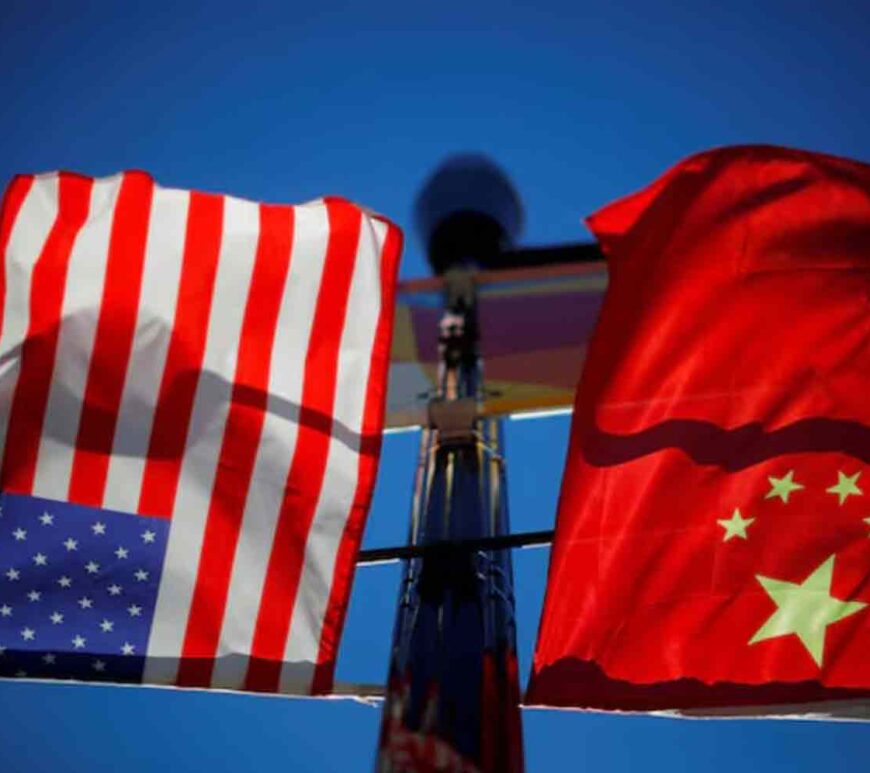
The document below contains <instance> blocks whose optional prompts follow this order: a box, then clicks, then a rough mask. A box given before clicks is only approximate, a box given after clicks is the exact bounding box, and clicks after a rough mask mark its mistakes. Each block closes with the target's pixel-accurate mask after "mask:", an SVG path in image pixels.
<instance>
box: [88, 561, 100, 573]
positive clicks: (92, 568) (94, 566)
mask: <svg viewBox="0 0 870 773" xmlns="http://www.w3.org/2000/svg"><path fill="white" fill-rule="evenodd" d="M85 571H86V572H87V573H88V574H96V573H97V572H99V571H100V565H99V564H98V563H97V562H96V561H88V563H86V564H85Z"/></svg>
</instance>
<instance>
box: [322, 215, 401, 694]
mask: <svg viewBox="0 0 870 773" xmlns="http://www.w3.org/2000/svg"><path fill="white" fill-rule="evenodd" d="M401 252H402V233H401V231H399V229H398V228H396V227H395V226H393V225H392V224H388V230H387V236H386V239H385V240H384V245H383V248H382V250H381V310H380V315H379V317H378V326H377V329H376V332H375V340H374V346H373V348H372V363H371V369H370V370H369V378H368V385H367V386H366V401H365V410H364V411H363V422H362V441H361V445H360V457H359V472H358V475H357V483H356V493H355V494H354V498H353V505H352V506H351V511H350V514H349V515H348V519H347V522H346V523H345V526H344V533H343V534H342V535H341V543H340V544H339V547H338V554H337V555H336V559H335V569H334V571H333V576H332V585H331V586H330V592H329V601H328V602H327V605H326V613H325V614H324V617H323V628H322V629H321V633H320V650H319V652H318V655H317V665H316V667H315V669H314V678H313V679H312V682H311V692H312V694H314V695H325V694H328V693H330V692H332V683H333V676H334V674H335V656H336V650H337V649H338V642H339V641H340V639H341V631H342V629H343V628H344V617H345V614H346V612H347V602H348V598H349V596H350V589H351V585H352V584H353V575H354V571H355V569H356V555H357V552H358V551H359V545H360V541H361V540H362V533H363V528H364V526H365V521H366V515H367V514H368V511H369V505H370V504H371V499H372V493H373V492H374V487H375V475H376V474H377V470H378V460H379V459H380V453H381V438H382V429H383V425H384V410H385V406H386V398H387V368H388V366H389V362H390V345H391V343H392V339H393V318H394V316H395V315H394V311H395V303H394V298H395V292H396V275H397V273H398V268H399V256H400V255H401Z"/></svg>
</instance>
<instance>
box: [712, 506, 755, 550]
mask: <svg viewBox="0 0 870 773" xmlns="http://www.w3.org/2000/svg"><path fill="white" fill-rule="evenodd" d="M754 520H755V519H754V518H744V517H743V516H742V515H740V510H739V508H738V509H735V510H734V513H733V514H732V515H731V517H730V518H723V519H721V520H718V521H716V523H718V524H719V525H720V526H721V527H722V528H723V529H725V536H724V537H722V542H728V540H730V539H731V538H732V537H740V539H749V537H747V536H746V530H747V529H748V528H749V525H750V524H751V523H752V522H753V521H754Z"/></svg>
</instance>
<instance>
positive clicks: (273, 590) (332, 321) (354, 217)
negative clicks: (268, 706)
mask: <svg viewBox="0 0 870 773" xmlns="http://www.w3.org/2000/svg"><path fill="white" fill-rule="evenodd" d="M326 208H327V215H328V218H329V243H328V245H327V249H326V259H325V264H324V268H323V278H322V280H321V285H320V292H319V294H318V298H317V306H316V309H315V312H314V321H313V325H312V331H311V339H310V340H309V342H308V351H307V353H306V357H305V373H304V382H303V387H302V406H301V409H300V412H299V413H300V415H299V434H298V436H297V440H296V451H295V452H294V455H293V461H292V463H291V465H290V471H289V473H288V475H287V482H286V484H285V486H284V492H285V493H284V499H283V501H282V503H281V510H280V513H279V516H278V524H277V527H276V530H275V539H274V542H273V543H272V551H271V554H270V556H269V564H268V567H267V569H266V580H265V583H264V585H263V595H262V598H261V599H260V609H259V611H258V614H257V623H256V626H255V629H254V641H253V645H252V648H251V659H250V662H249V664H248V673H247V676H246V679H245V688H246V689H248V690H260V691H266V692H274V691H276V690H277V689H278V684H279V679H280V674H281V662H282V660H283V656H284V645H285V642H286V641H287V633H288V631H289V630H290V618H291V615H292V614H293V603H294V600H295V599H296V592H297V589H298V586H299V578H300V576H301V574H302V562H303V560H304V557H305V544H306V542H307V540H308V532H309V530H310V528H311V522H312V520H313V518H314V511H315V508H316V506H317V500H318V498H319V495H320V489H321V486H322V485H323V476H324V473H325V471H326V459H327V454H328V452H329V441H330V433H329V432H328V431H326V430H324V429H323V428H322V418H321V417H323V416H332V412H333V405H334V402H335V385H336V375H337V371H338V353H339V346H340V343H341V335H342V331H343V330H344V323H345V316H346V314H347V299H348V296H349V294H350V285H351V280H352V278H353V269H354V262H355V258H356V250H357V244H358V242H359V234H360V226H361V222H362V215H361V212H360V211H359V210H358V209H357V208H356V207H354V206H353V205H351V204H350V203H348V202H345V201H343V200H341V199H330V200H327V202H326Z"/></svg>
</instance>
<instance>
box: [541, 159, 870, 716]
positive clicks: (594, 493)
mask: <svg viewBox="0 0 870 773" xmlns="http://www.w3.org/2000/svg"><path fill="white" fill-rule="evenodd" d="M589 224H590V227H591V228H592V230H593V231H594V233H595V234H596V236H597V237H598V239H599V241H600V243H601V245H602V247H603V249H604V251H605V253H606V255H607V258H608V264H609V272H610V285H609V289H608V291H607V296H606V299H605V302H604V306H603V309H602V314H601V318H600V320H599V324H598V328H597V329H596V332H595V333H594V336H593V340H592V342H591V345H590V350H589V353H588V355H587V362H586V366H585V371H584V373H583V376H582V379H581V384H580V388H579V390H578V394H577V398H576V404H575V413H574V420H573V427H572V433H571V442H570V448H569V452H568V459H567V464H566V469H565V477H564V481H563V488H562V493H561V499H560V504H559V513H558V519H557V525H556V537H555V542H554V546H553V555H552V559H551V565H550V572H549V579H548V588H547V595H546V600H545V604H544V611H543V618H542V622H541V627H540V631H539V637H538V643H537V648H536V652H535V657H534V665H533V674H532V680H531V683H530V687H529V691H528V694H527V697H526V703H527V704H532V705H534V704H539V705H550V706H571V707H580V708H595V709H618V710H659V709H677V710H684V711H685V710H711V711H719V712H726V713H727V712H729V711H735V712H737V711H740V712H744V711H749V712H758V713H774V712H776V713H792V712H796V713H804V714H808V713H815V712H819V713H826V712H831V711H833V712H835V713H849V712H850V711H852V710H856V707H857V706H859V705H860V704H861V703H862V702H863V701H866V699H867V697H868V696H870V658H868V656H867V653H868V652H870V538H868V537H870V471H868V459H870V428H868V424H870V314H868V312H870V166H867V165H865V164H862V163H858V162H855V161H848V160H845V159H840V158H833V157H830V156H823V155H819V154H813V153H807V152H801V151H794V150H785V149H780V148H774V147H765V146H752V147H734V148H725V149H720V150H714V151H710V152H707V153H702V154H700V155H697V156H694V157H692V158H689V159H688V160H686V161H684V162H682V163H680V164H679V165H677V166H676V167H675V168H673V169H672V170H671V171H669V172H668V173H667V174H665V175H664V176H663V177H662V178H660V179H659V180H658V181H657V182H655V183H654V184H653V185H651V186H650V187H649V188H647V189H645V190H643V191H641V192H639V193H637V194H635V195H633V196H629V197H628V198H626V199H624V200H621V201H618V202H616V203H615V204H612V205H610V206H608V207H606V208H605V209H603V210H602V211H600V212H598V213H597V214H595V215H593V216H592V217H591V218H590V219H589ZM863 705H865V706H867V705H870V703H864V704H863Z"/></svg>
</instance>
